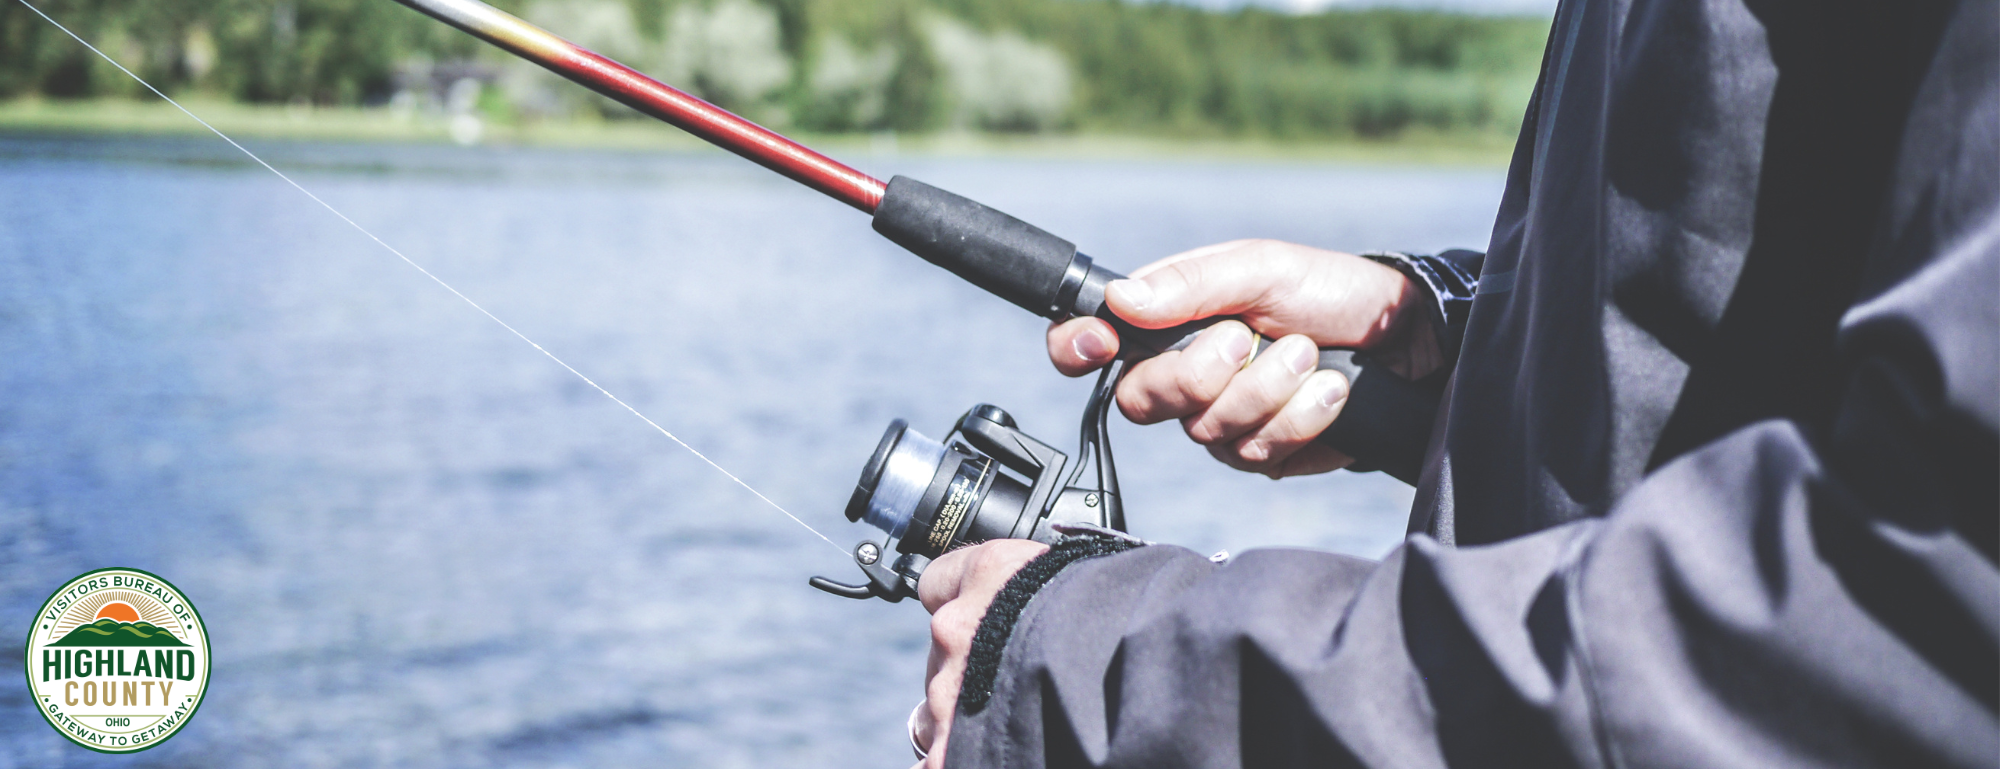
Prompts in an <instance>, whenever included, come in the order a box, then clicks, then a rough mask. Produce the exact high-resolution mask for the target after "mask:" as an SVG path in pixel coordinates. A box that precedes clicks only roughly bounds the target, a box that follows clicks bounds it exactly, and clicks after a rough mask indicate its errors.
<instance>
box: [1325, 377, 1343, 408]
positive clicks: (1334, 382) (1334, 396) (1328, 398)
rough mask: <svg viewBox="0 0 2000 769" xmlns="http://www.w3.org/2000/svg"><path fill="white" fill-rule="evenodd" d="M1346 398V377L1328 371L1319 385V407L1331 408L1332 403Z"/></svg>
mask: <svg viewBox="0 0 2000 769" xmlns="http://www.w3.org/2000/svg"><path fill="white" fill-rule="evenodd" d="M1344 400H1347V377H1344V376H1341V375H1339V374H1336V373H1331V372H1329V373H1328V374H1327V375H1326V382H1325V383H1324V384H1321V385H1320V389H1319V405H1320V408H1329V409H1330V408H1333V406H1334V404H1336V403H1339V402H1341V401H1344Z"/></svg>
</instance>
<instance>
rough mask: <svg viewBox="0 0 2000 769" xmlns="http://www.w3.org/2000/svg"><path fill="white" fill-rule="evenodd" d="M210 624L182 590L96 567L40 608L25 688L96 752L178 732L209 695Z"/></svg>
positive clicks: (142, 575)
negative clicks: (203, 619) (26, 686)
mask: <svg viewBox="0 0 2000 769" xmlns="http://www.w3.org/2000/svg"><path fill="white" fill-rule="evenodd" d="M208 659H209V656H208V629H207V628H205V627H203V626H202V624H201V614H199V613H197V612H196V611H195V610H194V604H191V603H188V600H187V596H184V595H182V594H181V591H180V590H178V589H175V588H174V586H173V585H170V584H167V581H166V580H164V579H160V578H159V577H155V576H153V575H151V574H147V573H146V572H143V571H139V570H138V569H98V570H97V571H93V572H90V573H88V574H84V575H83V576H80V577H77V578H76V579H73V580H70V581H69V583H68V584H66V585H63V586H62V587H61V588H60V589H57V590H56V592H55V595H52V596H49V600H48V601H47V602H45V603H43V604H42V610H41V611H40V612H39V613H37V614H36V615H35V624H34V625H33V626H31V627H30V629H29V630H28V664H27V672H28V689H29V690H30V691H32V692H34V696H35V705H36V707H37V708H38V709H40V710H41V711H42V717H43V718H46V719H48V722H49V725H50V726H53V727H55V728H56V731H58V732H62V735H63V736H64V737H68V738H69V741H70V742H74V743H76V744H78V745H82V746H84V747H86V748H90V749H91V750H95V751H98V752H102V753H133V752H137V751H141V750H145V749H147V748H150V747H153V746H154V745H158V744H160V743H161V742H165V741H166V739H167V738H168V737H172V736H174V734H175V733H176V732H179V731H180V730H181V727H183V726H186V725H187V722H188V719H189V718H190V717H192V716H193V715H194V711H195V709H196V708H198V707H200V706H201V699H202V695H203V694H204V693H206V692H207V691H208Z"/></svg>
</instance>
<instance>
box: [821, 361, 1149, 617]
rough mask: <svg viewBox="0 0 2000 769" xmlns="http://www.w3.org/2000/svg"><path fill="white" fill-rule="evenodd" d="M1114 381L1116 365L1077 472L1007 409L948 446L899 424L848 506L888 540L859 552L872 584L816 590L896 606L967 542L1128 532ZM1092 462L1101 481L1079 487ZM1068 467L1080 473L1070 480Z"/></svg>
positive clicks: (973, 419) (981, 412) (961, 429)
mask: <svg viewBox="0 0 2000 769" xmlns="http://www.w3.org/2000/svg"><path fill="white" fill-rule="evenodd" d="M1117 367H1119V366H1116V365H1114V368H1117ZM1114 379H1115V377H1113V376H1112V375H1111V371H1110V370H1109V369H1107V370H1106V371H1105V375H1104V376H1103V377H1101V378H1100V379H1099V382H1098V387H1097V389H1096V391H1095V393H1094V394H1093V395H1092V397H1091V401H1090V405H1088V406H1086V407H1085V410H1084V420H1083V422H1084V424H1083V430H1082V433H1083V436H1082V440H1081V446H1080V448H1079V451H1078V456H1079V457H1080V458H1081V459H1079V461H1078V462H1077V463H1076V464H1075V465H1074V466H1072V465H1071V463H1070V458H1069V456H1068V455H1065V454H1064V453H1063V452H1061V451H1058V450H1057V449H1056V448H1055V447H1053V446H1050V445H1049V444H1047V443H1044V442H1042V441H1040V440H1037V439H1035V438H1034V437H1032V436H1030V435H1028V434H1027V433H1025V432H1022V431H1021V429H1020V427H1019V426H1018V425H1017V424H1015V422H1014V417H1013V416H1011V415H1009V414H1008V413H1007V412H1006V411H1003V410H1001V409H1000V408H999V407H997V406H991V405H987V404H980V405H977V406H974V407H972V409H971V410H969V411H967V412H965V415H964V416H962V417H960V418H959V420H958V423H957V424H955V425H953V426H952V429H951V432H949V433H946V434H945V437H944V439H943V440H942V441H936V440H932V439H930V438H929V437H926V436H925V435H924V434H923V433H920V432H917V431H916V430H914V429H911V428H910V426H909V423H907V422H905V421H903V420H901V419H897V420H895V421H893V422H890V423H889V429H888V431H887V432H885V433H883V435H882V441H881V443H879V444H877V445H876V447H875V453H874V455H872V456H870V457H869V459H868V464H867V465H866V466H865V467H863V468H862V471H861V480H860V482H859V483H857V484H856V485H855V489H854V495H853V497H851V498H850V499H849V500H848V502H847V519H848V520H850V521H857V522H862V523H867V524H868V525H870V526H873V527H875V528H876V529H879V530H881V531H882V533H883V534H884V535H885V536H884V538H883V539H882V540H881V541H880V542H876V541H873V540H863V541H862V542H861V543H859V544H857V545H855V547H854V551H853V555H854V562H855V564H856V565H858V566H860V567H861V572H862V574H863V575H865V576H866V577H867V580H868V581H867V582H864V583H862V584H858V585H848V584H843V583H840V582H835V581H833V580H830V579H827V578H825V577H813V578H812V580H811V584H812V586H813V587H816V588H819V589H821V590H824V591H826V592H829V593H833V594H834V595H839V596H845V597H848V598H882V599H884V600H887V601H890V602H892V603H893V602H897V601H901V600H903V599H904V598H907V597H914V596H915V595H916V594H917V580H918V579H920V578H922V576H923V571H924V567H925V566H927V565H929V564H930V562H931V560H932V559H935V558H937V557H938V556H940V555H943V554H945V553H948V552H950V551H952V550H955V549H958V548H960V547H964V546H966V545H973V544H978V543H980V542H985V541H987V540H992V539H1029V540H1034V541H1037V542H1045V543H1049V544H1054V543H1055V542H1056V540H1058V539H1060V538H1061V537H1062V536H1063V535H1062V534H1060V533H1058V532H1057V531H1056V530H1055V527H1056V525H1057V524H1088V525H1092V526H1100V527H1104V528H1109V529H1115V530H1118V531H1124V530H1125V514H1124V507H1123V505H1122V504H1121V503H1120V501H1119V498H1118V478H1117V472H1116V471H1115V470H1114V469H1113V468H1112V464H1111V461H1112V460H1111V447H1110V444H1109V443H1108V442H1107V441H1106V440H1105V438H1104V434H1103V431H1104V426H1105V412H1106V411H1107V408H1106V407H1107V406H1108V405H1109V403H1110V397H1109V390H1110V387H1109V383H1110V382H1112V381H1113V380H1114ZM1087 460H1094V463H1095V464H1096V466H1097V483H1096V485H1095V486H1087V487H1085V486H1077V485H1076V483H1077V481H1078V479H1079V478H1080V477H1081V476H1082V471H1083V469H1084V467H1085V462H1086V461H1087ZM1065 469H1069V470H1070V471H1071V472H1070V474H1069V476H1068V478H1067V479H1065V478H1064V474H1063V471H1064V470H1065Z"/></svg>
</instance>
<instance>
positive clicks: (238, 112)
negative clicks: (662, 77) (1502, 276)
mask: <svg viewBox="0 0 2000 769" xmlns="http://www.w3.org/2000/svg"><path fill="white" fill-rule="evenodd" d="M182 103H183V104H185V105H186V106H187V107H188V109H189V110H191V111H193V112H194V114H196V115H200V116H201V118H202V119H203V120H206V121H208V122H209V123H211V124H213V125H214V126H215V127H216V128H217V129H219V130H221V131H222V132H223V133H226V134H229V135H230V136H231V137H232V138H241V139H255V140H266V141H268V140H279V141H306V142H312V141H327V142H385V143H405V144H409V143H414V144H450V145H454V146H457V145H464V146H485V147H536V148H555V149H609V150H633V151H648V150H651V151H668V152H687V151H691V150H703V149H709V145H708V144H707V143H706V142H703V141H701V140H700V139H697V138H695V137H694V136H692V135H689V134H687V133H684V132H682V131H680V130H679V129H676V128H673V127H672V126H667V125H663V124H660V123H658V122H654V121H651V120H601V119H590V120H585V119H578V120H571V121H565V122H560V123H556V122H537V123H526V124H518V125H504V124H490V123H480V124H478V128H477V130H476V131H470V132H468V131H467V130H466V126H465V125H463V123H464V121H460V122H461V125H460V126H458V128H459V129H460V130H459V133H458V136H457V137H456V139H457V140H455V139H454V131H453V128H454V126H453V125H452V118H450V117H449V116H446V115H441V114H434V113H426V112H416V111H403V112H397V111H395V110H392V109H390V108H387V107H380V108H362V107H310V106H302V105H294V106H286V105H250V104H241V103H236V102H229V101H223V100H211V99H202V98H199V97H197V98H190V99H183V100H182ZM778 130H779V131H780V132H781V133H784V130H783V129H782V128H779V129H778ZM23 133H36V134H67V135H104V136H117V135H127V136H129V135H141V136H189V135H201V136H206V135H209V132H208V130H207V129H205V128H203V127H202V126H201V124H199V123H196V122H195V121H194V120H191V119H189V118H188V116H187V115H185V114H182V113H181V111H180V110H177V109H175V108H174V107H173V105H171V104H167V103H165V102H162V101H155V100H150V99H149V100H143V101H141V100H131V99H94V100H81V101H67V100H48V99H13V100H7V101H0V135H4V134H23ZM467 133H475V134H477V137H476V140H474V141H472V142H469V143H468V142H465V141H463V140H464V139H466V138H468V137H467ZM787 135H788V136H792V138H794V139H797V140H799V141H800V142H802V143H804V144H807V145H809V146H812V147H815V148H818V149H822V150H824V151H826V152H828V153H829V154H833V155H855V156H861V155H867V156H881V155H910V156H917V157H924V156H936V157H1019V158H1026V159H1063V160H1155V161H1157V160H1167V161H1173V160H1188V161H1217V160H1230V161H1291V162H1297V161H1311V162H1336V163H1354V164H1364V165H1405V166H1407V165H1423V166H1474V167H1505V166H1506V164H1507V161H1508V158H1509V156H1510V155H1511V154H1512V151H1513V138H1512V137H1507V136H1501V135H1498V134H1436V133H1415V132H1413V133H1410V134H1406V135H1403V136H1400V137H1397V138H1394V139H1385V140H1364V139H1313V140H1278V139H1250V138H1238V139H1229V138H1216V139H1181V138H1169V137H1159V136H1146V135H1136V134H1111V133H1092V132H1073V133H1059V134H1042V135H1006V134H985V133H961V132H946V133H937V134H927V135H914V136H913V135H897V134H811V133H804V132H801V133H798V134H787Z"/></svg>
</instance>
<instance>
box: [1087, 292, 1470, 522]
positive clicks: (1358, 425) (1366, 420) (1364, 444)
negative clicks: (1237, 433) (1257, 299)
mask: <svg viewBox="0 0 2000 769" xmlns="http://www.w3.org/2000/svg"><path fill="white" fill-rule="evenodd" d="M1107 272H1108V271H1107ZM1118 277H1122V276H1118ZM1111 279H1112V280H1116V279H1117V278H1116V277H1113V278H1111ZM1107 282H1108V281H1107ZM1095 315H1096V316H1097V317H1100V318H1103V319H1105V320H1106V321H1109V322H1110V323H1111V327H1112V328H1113V329H1114V330H1116V331H1117V332H1118V338H1119V339H1120V340H1121V345H1120V347H1121V349H1122V352H1121V353H1120V354H1121V355H1126V356H1128V357H1130V358H1132V359H1134V360H1137V359H1143V358H1150V357H1152V356H1154V355H1158V354H1160V353H1163V352H1167V351H1169V350H1179V349H1182V348H1185V347H1187V346H1188V345H1189V344H1191V343H1193V342H1194V339H1195V337H1196V336H1197V335H1199V334H1200V333H1201V332H1202V331H1203V330H1205V329H1207V328H1208V327H1210V326H1213V325H1215V324H1217V323H1221V322H1223V321H1225V320H1240V319H1238V318H1234V317H1233V316H1225V317H1215V318H1203V319H1201V320H1197V321H1193V322H1189V323H1183V324H1181V325H1178V326H1173V327H1171V328H1163V329H1142V328H1139V327H1137V326H1134V325H1132V324H1130V323H1127V322H1126V321H1125V320H1124V319H1122V318H1119V317H1117V316H1116V315H1113V314H1112V313H1111V311H1110V309H1109V308H1108V307H1104V306H1102V305H1100V307H1099V309H1098V311H1097V312H1096V313H1095ZM1274 341H1276V340H1273V339H1270V338H1269V337H1266V336H1264V335H1262V334H1258V335H1257V343H1256V345H1255V347H1254V348H1253V352H1252V353H1251V359H1252V360H1255V359H1256V356H1257V355H1258V354H1261V353H1263V352H1264V350H1265V349H1266V348H1269V347H1270V346H1271V344H1272V343H1273V342H1274ZM1134 347H1136V348H1138V349H1137V350H1134V349H1133V348H1134ZM1319 369H1320V370H1322V371H1324V370H1328V369H1331V370H1334V371H1338V372H1340V373H1341V374H1342V375H1343V376H1346V377H1347V405H1346V406H1344V407H1342V409H1341V411H1340V416H1339V417H1338V418H1336V419H1334V420H1333V426H1331V427H1328V428H1327V429H1326V431H1325V432H1322V433H1320V434H1319V437H1318V438H1315V439H1314V440H1317V441H1319V442H1320V443H1323V444H1325V445H1327V446H1329V447H1331V448H1333V449H1334V450H1336V451H1339V452H1341V453H1343V454H1346V455H1348V456H1350V457H1353V458H1354V464H1353V465H1350V466H1349V467H1348V469H1350V470H1354V471H1356V472H1366V471H1370V470H1380V471H1382V472H1384V473H1387V474H1388V475H1389V476H1390V477H1393V478H1396V479H1397V480H1400V481H1402V482H1404V483H1408V484H1410V485H1412V486H1414V485H1416V484H1417V478H1418V476H1419V475H1421V474H1422V472H1423V464H1424V453H1425V450H1426V448H1427V447H1428V445H1429V443H1430V436H1431V427H1432V424H1433V423H1434V422H1435V421H1436V419H1437V408H1438V404H1439V403H1440V402H1441V401H1442V400H1443V397H1444V395H1443V392H1442V389H1441V388H1440V387H1437V386H1436V385H1435V383H1430V382H1424V383H1419V382H1412V381H1410V380H1408V379H1404V378H1403V377H1402V376H1401V375H1399V374H1397V373H1396V372H1394V371H1390V370H1389V367H1388V366H1386V365H1384V364H1382V363H1381V362H1380V361H1376V360H1373V359H1371V358H1369V357H1368V355H1367V354H1366V353H1361V352H1356V351H1354V350H1343V349H1335V348H1324V347H1323V348H1320V351H1319Z"/></svg>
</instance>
